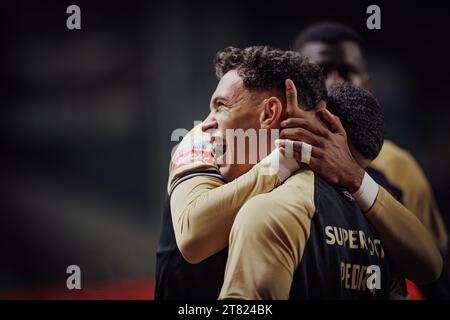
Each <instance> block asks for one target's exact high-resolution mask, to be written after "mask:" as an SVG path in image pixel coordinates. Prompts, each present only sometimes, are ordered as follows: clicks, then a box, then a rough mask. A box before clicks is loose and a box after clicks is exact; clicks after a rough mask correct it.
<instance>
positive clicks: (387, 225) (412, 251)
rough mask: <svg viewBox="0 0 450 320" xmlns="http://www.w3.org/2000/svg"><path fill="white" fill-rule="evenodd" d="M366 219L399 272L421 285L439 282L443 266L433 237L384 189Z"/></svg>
mask: <svg viewBox="0 0 450 320" xmlns="http://www.w3.org/2000/svg"><path fill="white" fill-rule="evenodd" d="M366 216H367V218H368V219H369V221H370V222H371V223H372V225H373V226H374V227H375V229H376V230H377V232H378V233H379V234H380V237H381V238H382V240H383V243H384V246H385V248H386V251H387V252H388V253H389V257H390V258H391V260H392V261H393V262H394V264H395V265H396V268H397V269H398V270H399V272H401V273H402V274H403V275H404V276H406V277H407V278H409V279H410V280H412V281H414V282H416V283H418V284H425V283H429V282H433V281H435V280H436V279H438V278H439V276H440V274H441V271H442V265H443V262H442V257H441V255H440V252H439V249H438V248H437V246H436V244H435V242H434V240H433V238H432V237H431V235H430V233H429V232H428V231H427V229H426V228H425V227H424V225H423V224H422V223H421V222H420V221H419V220H418V219H417V217H416V216H415V215H414V214H413V213H412V212H411V211H410V210H408V209H407V208H406V207H405V206H403V205H402V204H401V203H400V202H398V201H397V200H396V199H395V198H394V197H393V196H392V195H390V194H389V193H388V192H387V191H386V190H385V189H384V188H383V187H380V188H379V191H378V195H377V197H376V199H375V203H374V204H373V206H372V207H371V208H370V209H369V211H367V212H366Z"/></svg>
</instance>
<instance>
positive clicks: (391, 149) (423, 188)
mask: <svg viewBox="0 0 450 320" xmlns="http://www.w3.org/2000/svg"><path fill="white" fill-rule="evenodd" d="M371 167H373V168H375V169H377V170H378V171H380V172H382V173H383V174H384V175H385V176H386V178H387V179H388V181H389V183H391V184H392V185H393V186H395V187H396V188H398V189H399V190H401V192H402V203H403V204H404V205H405V207H407V208H408V209H409V210H411V212H412V213H413V214H414V215H415V216H416V217H417V218H418V219H419V220H420V221H421V222H422V223H423V224H424V226H425V227H426V228H427V229H428V231H429V232H430V233H431V235H432V237H433V239H434V241H435V242H436V244H437V246H438V247H439V250H441V252H445V251H446V250H447V249H448V241H449V239H448V231H447V228H446V227H445V224H444V222H443V219H442V215H441V213H440V210H439V207H438V205H437V203H436V200H435V197H434V194H433V190H432V188H431V185H430V183H429V181H428V180H427V177H426V176H425V174H424V172H423V170H422V169H421V168H420V165H419V164H418V163H417V161H416V160H415V159H414V157H413V156H412V155H411V154H410V153H409V152H407V151H406V150H404V149H401V148H399V147H398V146H396V145H395V144H394V143H392V142H391V141H385V143H384V145H383V148H382V149H381V152H380V155H379V156H378V157H377V158H376V159H375V160H374V161H373V162H372V164H371Z"/></svg>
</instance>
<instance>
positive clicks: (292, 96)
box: [285, 79, 299, 116]
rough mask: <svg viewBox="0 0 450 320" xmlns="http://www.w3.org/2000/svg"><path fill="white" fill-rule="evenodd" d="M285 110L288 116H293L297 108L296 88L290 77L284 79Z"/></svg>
mask: <svg viewBox="0 0 450 320" xmlns="http://www.w3.org/2000/svg"><path fill="white" fill-rule="evenodd" d="M285 86H286V103H287V105H286V111H287V114H288V116H293V115H294V114H295V113H296V112H297V111H298V110H299V108H298V104H297V88H296V87H295V84H294V82H293V81H292V80H291V79H286V81H285Z"/></svg>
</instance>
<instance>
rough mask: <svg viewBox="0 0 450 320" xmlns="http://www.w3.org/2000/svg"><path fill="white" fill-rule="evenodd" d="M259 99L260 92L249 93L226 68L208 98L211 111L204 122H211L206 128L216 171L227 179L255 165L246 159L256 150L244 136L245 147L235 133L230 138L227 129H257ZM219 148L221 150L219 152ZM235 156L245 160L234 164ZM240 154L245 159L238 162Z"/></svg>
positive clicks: (259, 111)
mask: <svg viewBox="0 0 450 320" xmlns="http://www.w3.org/2000/svg"><path fill="white" fill-rule="evenodd" d="M262 100H263V97H262V95H261V94H256V93H251V92H250V91H249V90H247V89H246V88H245V87H244V83H243V80H242V78H241V77H240V76H239V75H238V73H237V72H236V71H235V70H231V71H229V72H228V73H226V74H225V75H224V76H223V77H222V79H220V81H219V84H218V85H217V88H216V91H215V92H214V93H213V95H212V97H211V103H210V109H211V113H210V114H209V116H208V118H207V120H206V121H208V122H209V123H213V125H210V126H209V128H206V130H207V131H208V132H209V133H210V134H211V135H212V142H213V145H214V148H215V150H216V160H217V162H218V164H219V170H220V173H221V174H222V176H223V177H224V178H225V180H227V181H232V180H234V179H236V178H237V177H239V176H240V175H242V174H244V173H245V172H247V171H248V170H250V169H251V168H252V166H253V165H254V164H255V163H253V162H252V161H249V160H250V159H249V155H250V154H252V155H253V156H255V152H256V153H257V151H256V150H254V148H251V144H250V143H248V142H249V141H248V139H245V146H243V143H242V141H239V139H237V137H236V136H234V137H230V133H231V132H232V131H231V130H233V131H235V130H236V129H242V130H243V131H247V130H248V129H254V130H250V131H256V132H259V129H260V128H261V122H260V115H261V112H262V110H263V103H262ZM206 121H205V122H206ZM227 134H228V136H227ZM258 141H259V139H258ZM258 143H259V142H258ZM238 144H239V148H238ZM249 148H250V149H249ZM220 150H223V152H225V153H223V155H222V154H221V153H220ZM239 151H240V152H239ZM238 153H240V154H238ZM243 153H244V154H243ZM238 157H241V161H240V162H245V163H243V164H242V163H238ZM242 157H245V159H244V160H245V161H242ZM258 160H259V159H258Z"/></svg>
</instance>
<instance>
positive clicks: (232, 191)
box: [170, 163, 280, 263]
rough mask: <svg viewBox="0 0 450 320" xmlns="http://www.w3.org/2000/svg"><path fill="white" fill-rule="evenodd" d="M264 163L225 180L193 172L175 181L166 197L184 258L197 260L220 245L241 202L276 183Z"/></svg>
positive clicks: (195, 261) (226, 238)
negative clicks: (182, 179) (169, 194)
mask: <svg viewBox="0 0 450 320" xmlns="http://www.w3.org/2000/svg"><path fill="white" fill-rule="evenodd" d="M268 165H269V164H267V163H259V164H257V165H256V166H254V167H253V168H252V169H251V170H250V171H249V172H247V173H245V174H244V175H242V176H240V177H239V178H237V179H236V180H234V181H232V182H230V183H228V184H225V183H224V182H223V180H221V179H218V177H215V176H214V175H211V174H208V175H206V174H202V173H197V175H194V176H193V177H192V178H190V179H187V180H185V181H183V182H182V183H179V184H178V185H175V187H176V188H175V189H174V190H173V192H172V194H171V198H170V204H171V210H172V222H173V226H174V231H175V238H176V241H177V245H178V248H179V249H180V251H181V253H182V254H183V256H184V258H185V259H186V260H187V261H189V262H191V263H198V262H200V261H202V260H204V259H206V258H208V257H209V256H211V255H213V254H214V253H217V252H219V251H220V250H222V249H224V248H225V247H226V246H227V244H228V236H229V234H230V230H231V226H232V225H233V221H234V218H235V216H236V214H237V212H238V211H239V209H240V208H241V207H242V205H243V204H244V203H245V202H246V201H247V200H248V199H251V198H252V197H253V196H255V195H257V194H261V193H265V192H269V191H270V190H272V189H273V188H275V187H276V186H277V185H279V184H280V179H279V177H278V176H277V174H275V173H272V174H268V172H269V170H268V168H267V166H268ZM191 176H192V175H191ZM186 177H187V178H189V175H188V176H186Z"/></svg>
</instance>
